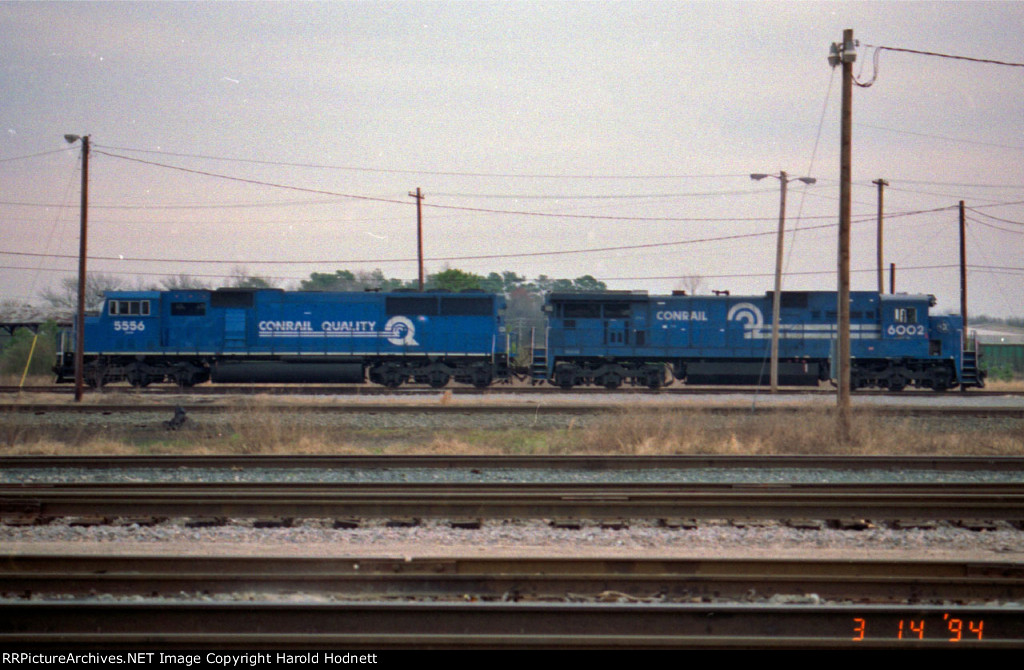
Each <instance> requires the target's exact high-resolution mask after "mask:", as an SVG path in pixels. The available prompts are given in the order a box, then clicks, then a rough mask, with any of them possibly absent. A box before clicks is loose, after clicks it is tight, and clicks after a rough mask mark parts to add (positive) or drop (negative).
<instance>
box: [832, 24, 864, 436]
mask: <svg viewBox="0 0 1024 670" xmlns="http://www.w3.org/2000/svg"><path fill="white" fill-rule="evenodd" d="M856 58H857V52H856V51H855V44H854V41H853V30H852V29H850V28H847V29H846V30H844V31H843V43H842V44H836V43H834V42H833V43H832V49H831V52H830V54H829V59H828V61H829V65H831V66H832V67H835V66H837V65H839V64H840V63H841V64H842V66H843V85H842V90H843V104H842V113H841V121H842V123H841V126H842V133H841V139H840V158H839V295H838V298H837V302H838V305H837V306H836V307H837V311H838V312H839V323H838V330H839V333H838V335H839V342H838V351H837V352H836V364H837V365H838V367H839V375H838V386H837V388H836V405H837V408H838V414H839V417H838V418H839V421H838V423H839V426H838V428H839V441H840V442H841V443H842V444H846V443H848V442H849V441H850V428H851V424H852V419H853V417H852V410H851V408H850V355H851V350H850V189H851V177H852V173H853V157H852V153H853V151H852V147H853V62H854V60H856Z"/></svg>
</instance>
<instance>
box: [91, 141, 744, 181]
mask: <svg viewBox="0 0 1024 670" xmlns="http://www.w3.org/2000/svg"><path fill="white" fill-rule="evenodd" d="M93 147H94V148H96V147H99V148H103V149H111V150H114V151H133V152H136V153H150V154H159V155H162V156H176V157H182V158H201V159H204V160H217V161H228V162H234V163H250V164H254V165H274V166H280V167H302V168H314V169H320V170H345V171H351V172H372V173H382V174H407V175H427V176H440V177H487V178H495V179H517V178H522V179H595V180H597V179H621V180H645V179H717V178H723V177H746V176H747V175H745V174H691V175H683V174H674V175H633V174H631V175H597V174H538V173H516V172H504V173H503V172H458V171H448V170H409V169H392V168H370V167H362V166H351V165H328V164H322V163H290V162H285V161H268V160H257V159H250V158H230V157H227V156H211V155H203V154H188V153H176V152H170V151H159V150H154V149H133V148H130V147H108V146H104V145H101V144H94V145H93ZM121 158H125V157H124V156H121ZM129 160H131V159H129Z"/></svg>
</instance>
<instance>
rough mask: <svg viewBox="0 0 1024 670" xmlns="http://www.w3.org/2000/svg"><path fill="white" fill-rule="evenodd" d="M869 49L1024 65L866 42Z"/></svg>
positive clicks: (988, 62)
mask: <svg viewBox="0 0 1024 670" xmlns="http://www.w3.org/2000/svg"><path fill="white" fill-rule="evenodd" d="M864 47H865V48H867V49H875V50H876V51H898V52H902V53H908V54H917V55H918V56H933V57H936V58H951V59H953V60H965V61H970V62H972V63H986V64H988V65H1005V66H1008V67H1024V63H1013V62H1010V61H1002V60H991V59H988V58H971V57H969V56H954V55H952V54H944V53H938V52H936V51H920V50H918V49H904V48H901V47H887V46H876V45H874V44H865V45H864Z"/></svg>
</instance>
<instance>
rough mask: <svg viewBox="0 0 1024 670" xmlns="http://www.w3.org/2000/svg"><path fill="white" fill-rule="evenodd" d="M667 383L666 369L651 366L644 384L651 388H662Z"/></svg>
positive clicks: (645, 376)
mask: <svg viewBox="0 0 1024 670" xmlns="http://www.w3.org/2000/svg"><path fill="white" fill-rule="evenodd" d="M664 383H665V371H664V370H663V369H662V368H650V369H648V370H647V372H646V374H645V375H644V384H645V385H646V386H647V388H649V389H654V390H656V389H660V388H661V387H662V386H663V385H664Z"/></svg>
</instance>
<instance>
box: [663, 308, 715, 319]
mask: <svg viewBox="0 0 1024 670" xmlns="http://www.w3.org/2000/svg"><path fill="white" fill-rule="evenodd" d="M654 318H655V319H657V320H658V321H707V320H708V313H707V312H704V311H699V312H691V311H688V310H685V309H684V310H680V311H676V312H669V311H662V312H657V313H655V315H654Z"/></svg>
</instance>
